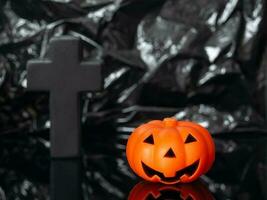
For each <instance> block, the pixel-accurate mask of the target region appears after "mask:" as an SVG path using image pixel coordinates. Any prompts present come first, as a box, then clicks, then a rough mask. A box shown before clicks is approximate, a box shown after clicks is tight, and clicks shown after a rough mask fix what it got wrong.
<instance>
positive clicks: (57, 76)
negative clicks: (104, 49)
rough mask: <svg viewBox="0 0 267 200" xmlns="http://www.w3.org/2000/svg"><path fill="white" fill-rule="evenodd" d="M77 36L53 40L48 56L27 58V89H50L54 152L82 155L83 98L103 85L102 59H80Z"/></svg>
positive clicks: (64, 154) (80, 50) (52, 145)
mask: <svg viewBox="0 0 267 200" xmlns="http://www.w3.org/2000/svg"><path fill="white" fill-rule="evenodd" d="M81 60H82V49H81V42H80V40H79V39H78V38H74V37H71V36H63V37H58V38H54V39H52V40H51V43H50V48H49V51H48V55H47V59H45V60H31V61H29V62H28V66H27V67H28V69H27V71H28V74H27V76H28V84H27V85H28V86H27V87H28V90H33V91H50V119H51V135H50V141H51V156H52V157H59V158H61V157H77V156H80V149H81V148H80V146H81V145H80V143H81V136H80V135H81V134H80V126H81V124H80V121H81V120H80V117H81V116H80V98H79V96H80V95H79V93H80V92H83V91H90V92H93V91H97V90H100V89H101V85H102V81H101V67H100V62H99V61H95V62H81Z"/></svg>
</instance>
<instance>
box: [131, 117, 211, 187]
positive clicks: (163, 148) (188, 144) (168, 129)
mask: <svg viewBox="0 0 267 200" xmlns="http://www.w3.org/2000/svg"><path fill="white" fill-rule="evenodd" d="M126 156H127V159H128V162H129V165H130V167H131V168H132V169H133V171H134V172H135V173H136V174H137V175H139V176H140V177H142V178H144V179H145V180H148V181H152V182H162V183H166V184H173V183H177V182H191V181H194V180H196V179H197V178H198V177H199V176H201V175H202V174H204V173H206V172H207V171H208V170H209V169H210V167H211V166H212V163H213V161H214V158H215V151H214V143H213V140H212V138H211V136H210V134H209V132H208V131H207V130H206V129H205V128H203V127H202V126H200V125H198V124H195V123H192V122H184V121H176V120H175V119H172V118H166V119H164V120H163V121H159V120H155V121H151V122H149V123H147V124H143V125H141V126H139V127H138V128H137V129H135V130H134V132H133V133H132V134H131V136H130V137H129V139H128V142H127V147H126Z"/></svg>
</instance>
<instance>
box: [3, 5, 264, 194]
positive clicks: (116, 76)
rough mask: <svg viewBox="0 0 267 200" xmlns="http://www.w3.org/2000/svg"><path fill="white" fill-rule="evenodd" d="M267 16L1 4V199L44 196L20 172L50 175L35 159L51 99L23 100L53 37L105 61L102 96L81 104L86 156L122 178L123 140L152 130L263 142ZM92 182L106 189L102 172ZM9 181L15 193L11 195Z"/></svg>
mask: <svg viewBox="0 0 267 200" xmlns="http://www.w3.org/2000/svg"><path fill="white" fill-rule="evenodd" d="M265 7H266V5H265V1H264V0H252V1H251V0H242V1H241V0H230V1H225V0H218V1H211V0H201V1H199V0H190V1H188V0H187V1H185V0H179V1H177V0H168V1H164V0H151V1H142V2H140V1H138V0H97V1H96V0H94V1H88V0H76V1H75V0H73V1H72V0H42V1H39V0H25V1H20V0H12V1H11V0H1V1H0V87H1V89H0V135H1V143H3V145H2V146H1V153H0V155H1V156H0V157H1V158H0V160H1V162H0V166H1V167H0V173H1V177H6V178H3V179H2V178H1V180H7V181H3V182H2V183H1V184H0V187H1V188H2V189H1V188H0V196H1V191H2V190H3V191H5V193H6V194H10V195H11V196H8V197H9V198H8V199H12V198H13V197H12V195H14V194H17V195H18V196H19V195H22V197H23V195H24V194H25V193H23V191H24V189H25V187H26V188H28V191H32V192H30V194H29V195H30V196H28V197H27V199H34V197H35V198H36V196H34V194H33V193H34V191H35V189H34V190H31V189H29V188H31V187H32V185H33V187H37V188H42V189H43V188H47V186H45V185H46V184H47V183H48V180H42V178H41V177H38V176H35V175H33V174H32V175H30V178H32V177H38V178H37V179H38V180H37V181H36V182H34V181H33V180H31V181H32V182H31V181H30V183H28V182H27V181H29V180H28V178H27V177H29V174H27V170H26V171H23V170H22V172H21V166H22V163H24V162H26V161H29V162H28V165H27V166H28V167H29V168H31V167H32V166H35V165H38V166H37V167H36V169H37V170H41V171H40V174H42V173H43V174H46V173H48V172H47V169H48V168H49V167H48V166H47V165H46V167H45V169H42V167H41V166H40V165H39V164H38V163H39V162H40V160H38V159H37V160H36V159H34V155H35V156H37V157H40V158H39V159H41V160H42V159H48V149H49V142H48V130H49V127H50V122H49V110H48V94H47V93H28V92H26V91H25V89H26V85H27V79H26V78H27V73H26V63H27V61H28V60H30V59H32V58H38V57H40V58H43V57H45V55H46V52H47V49H48V47H49V40H50V39H51V38H52V37H55V36H60V35H73V36H76V37H80V38H81V39H82V41H83V44H84V55H85V58H84V59H85V60H90V59H95V58H101V59H103V60H104V65H103V78H104V90H103V91H101V92H98V93H95V94H90V93H87V94H84V95H83V100H82V101H83V102H82V103H83V109H82V111H83V116H82V121H83V135H84V138H85V139H84V141H83V143H84V144H83V146H84V149H85V152H87V153H86V156H88V154H89V155H91V156H92V157H93V158H95V157H96V160H95V163H101V162H103V164H102V166H104V165H105V163H106V162H110V163H113V165H112V166H113V167H111V168H112V169H113V168H114V169H117V171H118V173H119V174H120V175H118V177H120V176H121V177H123V176H122V174H123V173H126V172H125V170H124V171H123V170H122V169H123V167H122V168H121V166H120V165H124V164H121V163H124V162H125V158H124V157H123V158H121V160H117V157H116V155H117V154H118V152H117V151H118V149H119V150H120V151H122V152H123V150H124V148H125V143H126V141H125V138H127V137H128V135H129V134H130V132H131V131H132V130H133V128H135V127H136V126H138V125H139V124H141V123H144V122H146V121H148V120H152V119H161V118H164V117H170V116H173V117H176V118H177V119H180V120H193V121H196V122H198V123H200V124H202V125H203V126H205V127H206V128H208V129H209V130H210V132H211V133H212V134H213V135H214V136H215V137H217V136H223V135H233V137H237V138H238V137H241V136H240V135H252V134H253V135H254V133H266V129H265V124H264V119H265V115H266V112H265V111H266V107H265V101H266V100H265V99H264V96H265V95H264V94H265V90H266V76H265V74H266V72H265V71H266V42H265V39H266V31H265V30H266V18H264V16H266V9H265ZM103 127H105V128H103ZM100 132H101V134H100ZM21 135H22V136H21ZM9 137H10V138H9ZM18 137H22V139H21V140H20V139H18ZM103 137H106V138H107V139H106V140H103ZM20 141H21V146H20V147H18V148H20V150H16V148H17V145H18V144H19V143H20ZM91 143H92V144H93V143H94V144H98V145H91ZM222 143H223V144H224V145H227V144H228V142H227V141H224V140H222ZM241 146H242V145H241ZM218 148H220V147H218ZM236 148H237V150H238V149H239V148H240V149H242V148H241V147H239V146H237V147H236ZM27 149H28V150H29V151H30V152H31V151H33V149H35V150H36V152H34V151H35V150H34V151H33V152H31V154H29V153H28V151H27ZM44 149H46V150H45V151H43V150H44ZM16 151H19V152H20V156H21V159H16V157H17V154H16V153H15V152H16ZM10 154H12V155H13V154H14V155H15V156H14V159H11V158H13V157H12V156H9V155H10ZM229 154H231V153H229ZM119 155H120V154H119ZM223 155H224V154H223ZM231 155H232V154H231ZM98 156H99V157H100V158H101V159H100V160H102V161H101V162H100V161H99V159H97V158H98ZM4 158H5V159H7V160H5V159H4ZM8 158H9V159H8ZM102 158H103V159H102ZM106 159H107V161H106ZM2 160H3V162H2ZM30 160H31V161H30ZM13 162H17V163H16V166H17V167H15V168H14V169H12V170H14V173H11V174H10V170H9V169H10V167H11V166H14V165H15V164H14V163H13ZM91 162H93V160H91ZM100 165H101V164H100ZM222 165H223V164H222ZM88 166H90V165H88ZM118 166H120V167H118ZM22 168H23V169H24V167H22ZM39 168H40V169H39ZM100 169H101V168H100ZM126 169H127V168H126ZM216 169H217V167H216V166H215V170H216ZM42 170H45V172H44V171H42ZM88 170H89V171H90V170H91V169H88ZM106 170H107V169H106ZM107 171H108V170H107ZM126 171H127V170H126ZM31 172H32V170H31ZM127 173H128V172H127ZM129 173H130V172H129ZM98 174H99V177H100V178H99V179H96V180H94V181H91V182H90V184H91V185H94V184H95V186H96V188H98V189H99V186H98V184H100V185H101V181H102V182H105V181H106V182H105V183H107V182H108V180H107V179H105V178H103V177H104V175H103V174H104V171H102V170H99V173H98ZM31 176H32V177H31ZM131 176H132V175H131ZM12 177H13V179H14V181H13V182H14V184H15V186H14V187H13V186H12V187H7V185H8V184H9V183H10V179H11V180H13V179H12ZM14 177H15V178H14ZM101 177H102V178H101ZM130 179H131V178H130ZM111 180H112V179H111ZM115 180H117V179H115ZM11 182H12V181H11ZM40 182H42V183H40ZM115 182H116V181H114V180H112V181H111V182H110V183H109V184H102V185H106V186H107V185H109V186H110V187H111V186H112V185H113V186H114V185H116V184H115ZM119 183H120V182H119ZM213 183H214V181H213ZM23 184H24V186H25V184H26V186H25V187H24V186H23ZM90 184H89V185H90ZM2 185H3V186H2ZM5 185H6V186H5ZM129 185H131V184H130V181H129ZM213 185H216V184H215V183H214V184H213ZM20 187H24V189H23V190H20V189H16V188H20ZM114 187H115V186H114ZM13 188H14V189H13ZM125 188H127V187H126V186H125ZM98 189H96V190H98ZM102 189H103V190H104V191H108V189H107V188H105V187H104V188H102ZM45 190H46V189H45ZM125 190H127V189H125ZM125 190H123V189H122V191H125ZM9 191H11V192H10V193H9ZM16 191H17V193H16ZM89 191H93V189H91V190H89ZM112 191H116V189H115V190H112ZM41 193H42V194H43V196H47V192H41ZM92 193H93V192H92ZM42 194H41V195H42ZM99 194H100V193H99ZM118 194H119V193H118ZM91 195H92V194H91ZM24 196H25V195H24ZM115 196H116V195H115ZM22 197H21V199H23V198H22ZM124 197H125V193H124V192H121V193H120V195H119V196H118V195H117V196H116V198H117V199H118V198H124ZM38 198H39V199H42V197H38ZM112 198H114V197H112ZM116 198H115V199H116ZM110 199H111V198H110Z"/></svg>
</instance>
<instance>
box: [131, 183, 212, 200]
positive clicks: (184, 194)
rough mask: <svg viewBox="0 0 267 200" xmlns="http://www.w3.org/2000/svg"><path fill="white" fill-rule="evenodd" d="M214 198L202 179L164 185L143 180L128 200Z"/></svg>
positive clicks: (132, 191) (209, 199) (210, 199)
mask: <svg viewBox="0 0 267 200" xmlns="http://www.w3.org/2000/svg"><path fill="white" fill-rule="evenodd" d="M154 199H155V200H163V199H177V200H213V199H214V198H213V196H212V194H211V193H210V191H209V190H208V189H207V187H206V186H205V185H204V184H203V183H202V182H200V181H197V182H194V183H190V184H179V185H177V184H176V185H164V184H160V183H149V182H141V183H138V184H137V185H136V186H135V187H134V188H133V189H132V190H131V192H130V194H129V197H128V200H154Z"/></svg>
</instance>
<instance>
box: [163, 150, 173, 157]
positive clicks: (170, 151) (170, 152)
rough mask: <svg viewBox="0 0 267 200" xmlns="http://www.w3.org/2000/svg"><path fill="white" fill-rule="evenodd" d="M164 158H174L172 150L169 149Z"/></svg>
mask: <svg viewBox="0 0 267 200" xmlns="http://www.w3.org/2000/svg"><path fill="white" fill-rule="evenodd" d="M164 157H166V158H175V154H174V152H173V150H172V148H170V149H169V150H168V151H167V153H166V154H165V156H164Z"/></svg>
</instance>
